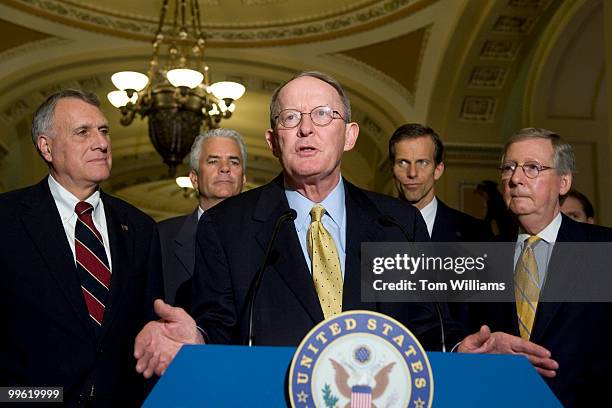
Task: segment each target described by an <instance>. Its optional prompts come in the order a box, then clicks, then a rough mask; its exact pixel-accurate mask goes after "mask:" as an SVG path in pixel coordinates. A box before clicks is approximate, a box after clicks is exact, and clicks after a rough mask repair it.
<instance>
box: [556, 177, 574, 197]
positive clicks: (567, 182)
mask: <svg viewBox="0 0 612 408" xmlns="http://www.w3.org/2000/svg"><path fill="white" fill-rule="evenodd" d="M571 187H572V173H567V174H562V175H561V185H560V186H559V195H566V194H567V192H568V191H569V190H570V188H571Z"/></svg>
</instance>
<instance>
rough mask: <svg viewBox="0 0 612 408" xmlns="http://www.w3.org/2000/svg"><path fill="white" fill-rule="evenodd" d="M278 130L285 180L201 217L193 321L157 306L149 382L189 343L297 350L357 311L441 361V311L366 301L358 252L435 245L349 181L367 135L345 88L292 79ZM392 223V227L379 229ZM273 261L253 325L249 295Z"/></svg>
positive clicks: (271, 140)
mask: <svg viewBox="0 0 612 408" xmlns="http://www.w3.org/2000/svg"><path fill="white" fill-rule="evenodd" d="M270 126H271V128H270V129H268V130H267V132H266V141H267V142H268V146H269V147H270V149H271V150H272V152H273V153H274V155H275V156H276V157H278V159H279V161H280V163H281V166H282V168H283V171H282V173H281V175H279V176H278V177H277V178H276V179H275V180H273V181H272V182H270V183H268V184H266V185H264V186H262V187H260V188H257V189H254V190H251V191H249V192H246V193H243V194H241V195H239V196H236V197H232V198H229V199H227V200H225V201H224V202H223V203H221V204H219V205H218V206H216V207H214V208H212V209H211V210H210V211H209V212H207V213H206V214H205V215H204V216H203V217H202V219H201V220H200V224H199V227H198V233H197V250H196V271H195V275H194V288H193V289H194V297H193V307H192V310H191V316H193V319H192V318H191V317H190V316H189V315H188V314H187V313H185V312H184V311H183V310H182V309H179V308H173V307H171V306H169V305H166V304H164V303H163V302H162V301H161V300H157V301H156V303H155V309H156V312H157V313H158V314H159V315H160V317H161V320H159V321H156V322H150V323H149V324H147V326H145V328H144V329H143V330H142V332H141V333H140V334H139V335H138V337H137V339H136V343H135V356H136V358H137V359H138V363H137V370H138V371H139V372H141V373H143V374H144V376H145V377H149V376H151V375H152V374H153V373H154V372H155V373H157V374H161V373H163V371H164V370H165V368H166V367H167V365H168V364H169V362H170V361H171V359H172V358H173V357H174V355H175V354H176V352H177V351H178V349H179V348H180V346H181V345H182V344H185V343H204V342H206V343H230V344H246V343H247V340H248V339H249V338H250V339H252V340H253V343H254V344H257V345H298V344H299V342H300V341H301V339H302V338H303V337H304V336H305V335H306V334H307V333H308V331H309V330H310V329H311V328H312V327H314V326H315V325H316V324H317V323H318V322H320V321H322V320H323V319H325V318H328V317H330V316H333V315H335V314H338V313H340V312H341V311H343V310H351V309H369V310H375V311H379V312H381V313H385V314H387V315H390V316H392V317H394V318H396V319H398V320H399V321H401V322H402V323H403V324H405V325H406V326H407V327H408V328H409V329H410V330H411V331H413V332H414V333H415V335H416V336H417V337H418V338H419V340H420V341H421V342H422V343H423V345H424V346H425V348H428V349H436V348H437V349H439V346H440V327H439V318H438V315H437V313H436V311H435V308H434V306H433V305H431V304H422V303H365V302H362V301H361V279H360V276H361V265H360V262H361V261H360V258H361V255H360V251H361V243H362V242H377V241H378V242H381V241H382V242H393V241H405V240H406V235H408V236H409V237H411V238H413V239H414V240H416V241H427V240H428V234H427V229H426V226H425V223H424V221H423V219H422V217H421V216H420V214H419V213H418V211H416V210H415V208H414V207H412V206H410V205H408V204H405V203H402V202H401V201H399V200H396V199H394V198H391V197H387V196H383V195H380V194H376V193H371V192H366V191H363V190H361V189H359V188H357V187H355V186H354V185H352V184H351V183H349V182H348V181H346V180H345V179H343V178H342V176H341V171H340V164H341V161H342V155H343V153H344V152H346V151H349V150H351V149H352V148H353V147H354V146H355V143H356V141H357V136H358V133H359V126H358V125H357V123H355V122H352V121H351V108H350V103H349V100H348V98H347V96H346V94H345V92H344V90H343V89H342V87H341V86H340V84H339V83H338V82H336V81H335V80H334V79H332V78H330V77H328V76H327V75H325V74H322V73H319V72H305V73H302V74H300V75H298V76H296V77H294V78H293V79H291V80H290V81H288V82H286V83H285V84H284V85H282V86H281V87H280V88H279V89H277V90H276V92H275V93H274V95H273V96H272V101H271V104H270ZM290 208H293V209H294V210H295V211H296V213H297V216H296V215H295V214H291V215H289V214H290ZM385 217H386V219H392V221H393V223H389V222H387V223H385V222H382V221H381V220H382V219H383V218H385ZM389 224H391V225H389ZM395 224H397V225H395ZM275 230H276V231H275ZM274 232H277V236H276V239H275V240H274V242H273V244H272V246H271V250H270V251H269V254H268V255H266V252H267V251H266V248H267V247H268V246H269V245H270V242H271V240H272V239H271V237H272V236H273V235H274ZM264 261H265V268H263V278H262V281H261V285H260V287H259V291H258V293H257V298H256V300H255V303H254V308H253V322H252V324H249V320H250V319H249V316H250V313H249V306H250V305H249V304H250V301H251V299H252V296H251V292H250V288H251V286H252V282H253V281H254V279H255V276H256V275H257V272H258V270H259V269H260V267H261V265H262V264H263V263H264ZM194 319H195V321H194ZM196 324H197V328H196ZM251 327H252V332H253V333H252V336H249V332H250V330H251ZM452 337H453V335H452V334H450V335H449V336H448V343H451V342H452V341H453V339H452Z"/></svg>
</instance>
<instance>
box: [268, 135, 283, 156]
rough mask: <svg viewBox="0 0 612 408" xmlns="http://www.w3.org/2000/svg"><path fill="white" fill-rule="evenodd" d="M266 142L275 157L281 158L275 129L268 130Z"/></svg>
mask: <svg viewBox="0 0 612 408" xmlns="http://www.w3.org/2000/svg"><path fill="white" fill-rule="evenodd" d="M266 142H268V147H269V148H270V150H271V151H272V154H273V155H274V157H280V152H279V151H278V144H277V143H276V135H275V134H274V129H268V130H266Z"/></svg>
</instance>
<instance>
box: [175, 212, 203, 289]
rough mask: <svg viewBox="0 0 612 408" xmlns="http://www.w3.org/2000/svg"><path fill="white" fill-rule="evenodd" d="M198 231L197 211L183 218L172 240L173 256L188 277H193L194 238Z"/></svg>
mask: <svg viewBox="0 0 612 408" xmlns="http://www.w3.org/2000/svg"><path fill="white" fill-rule="evenodd" d="M197 229H198V209H197V208H196V210H195V211H194V212H193V213H191V214H190V215H189V216H187V217H186V218H185V222H184V223H183V225H182V226H181V229H180V230H179V232H178V234H177V235H176V237H175V238H174V242H173V245H172V247H173V250H174V255H175V256H176V258H177V259H178V260H179V262H180V263H181V265H183V267H184V268H185V271H186V272H187V275H188V276H189V277H191V276H193V268H194V266H195V236H196V231H197Z"/></svg>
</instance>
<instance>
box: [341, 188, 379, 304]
mask: <svg viewBox="0 0 612 408" xmlns="http://www.w3.org/2000/svg"><path fill="white" fill-rule="evenodd" d="M344 187H345V201H346V258H345V259H346V261H345V265H344V268H345V270H344V287H343V291H342V310H354V309H368V310H377V309H378V307H377V305H376V303H373V302H370V303H363V302H361V243H362V242H377V241H383V239H382V238H381V237H382V235H383V232H382V230H381V228H380V226H379V224H378V220H377V217H378V215H380V214H379V212H378V210H377V209H376V208H375V207H374V206H373V204H372V203H371V202H370V201H369V200H368V198H367V197H366V196H365V195H364V194H363V192H362V191H360V190H359V189H357V188H356V187H355V186H353V185H352V184H350V183H349V182H347V181H345V182H344Z"/></svg>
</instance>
